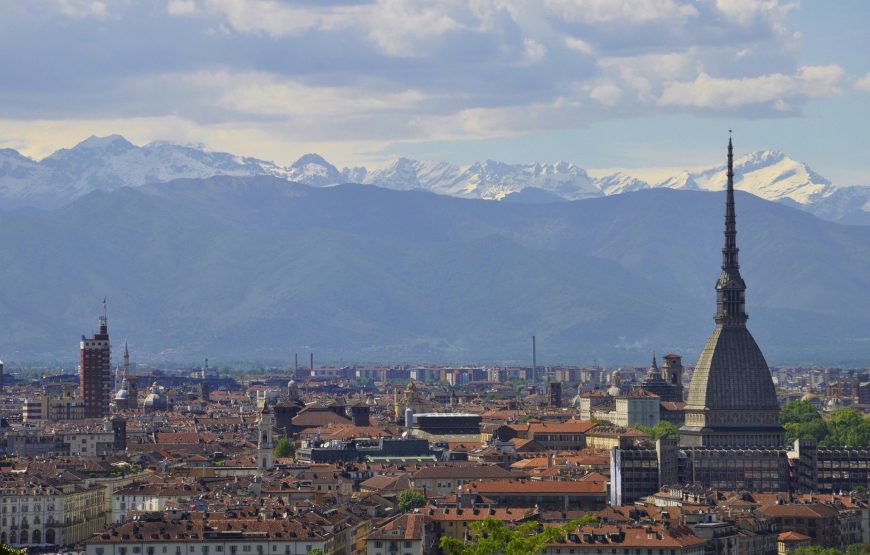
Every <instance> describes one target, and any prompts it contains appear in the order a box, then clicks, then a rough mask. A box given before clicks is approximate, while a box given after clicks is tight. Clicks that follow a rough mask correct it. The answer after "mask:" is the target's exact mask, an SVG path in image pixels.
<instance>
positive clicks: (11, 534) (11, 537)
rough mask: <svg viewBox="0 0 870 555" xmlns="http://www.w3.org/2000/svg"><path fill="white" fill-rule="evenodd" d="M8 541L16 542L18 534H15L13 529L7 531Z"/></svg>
mask: <svg viewBox="0 0 870 555" xmlns="http://www.w3.org/2000/svg"><path fill="white" fill-rule="evenodd" d="M9 543H10V544H12V545H15V544H16V543H18V536H17V535H16V534H15V531H14V530H13V531H12V532H9Z"/></svg>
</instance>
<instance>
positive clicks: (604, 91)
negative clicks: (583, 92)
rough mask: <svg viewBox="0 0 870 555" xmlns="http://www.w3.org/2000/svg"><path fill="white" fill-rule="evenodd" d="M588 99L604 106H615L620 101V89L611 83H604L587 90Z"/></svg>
mask: <svg viewBox="0 0 870 555" xmlns="http://www.w3.org/2000/svg"><path fill="white" fill-rule="evenodd" d="M589 98H591V99H593V100H595V101H597V102H599V103H601V104H603V105H605V106H616V105H617V104H619V101H620V100H621V99H622V89H620V88H619V86H617V85H616V83H614V82H612V81H605V82H603V83H600V84H597V85H594V86H593V87H592V88H591V89H590V90H589Z"/></svg>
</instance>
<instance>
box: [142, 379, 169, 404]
mask: <svg viewBox="0 0 870 555" xmlns="http://www.w3.org/2000/svg"><path fill="white" fill-rule="evenodd" d="M143 407H144V408H146V409H149V410H152V411H157V410H161V411H162V410H167V409H168V408H169V402H168V401H167V400H166V396H165V395H164V394H163V393H161V392H160V386H158V385H157V382H154V383H153V384H151V393H149V394H148V396H147V397H145V401H144V402H143Z"/></svg>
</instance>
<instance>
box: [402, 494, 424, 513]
mask: <svg viewBox="0 0 870 555" xmlns="http://www.w3.org/2000/svg"><path fill="white" fill-rule="evenodd" d="M428 502H429V501H428V500H427V499H426V496H425V495H423V494H422V493H420V492H419V491H417V490H415V489H406V490H405V491H403V492H402V493H400V494H399V510H400V511H402V512H403V513H404V512H408V511H410V510H413V509H417V508H419V507H424V506H426V503H428Z"/></svg>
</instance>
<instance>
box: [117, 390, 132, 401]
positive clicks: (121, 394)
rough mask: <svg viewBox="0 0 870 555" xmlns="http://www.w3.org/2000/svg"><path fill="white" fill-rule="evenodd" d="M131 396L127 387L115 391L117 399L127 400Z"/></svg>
mask: <svg viewBox="0 0 870 555" xmlns="http://www.w3.org/2000/svg"><path fill="white" fill-rule="evenodd" d="M129 397H130V394H129V393H127V389H126V388H124V389H119V390H118V392H117V393H115V400H116V401H126V400H127V399H128V398H129Z"/></svg>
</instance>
